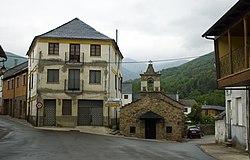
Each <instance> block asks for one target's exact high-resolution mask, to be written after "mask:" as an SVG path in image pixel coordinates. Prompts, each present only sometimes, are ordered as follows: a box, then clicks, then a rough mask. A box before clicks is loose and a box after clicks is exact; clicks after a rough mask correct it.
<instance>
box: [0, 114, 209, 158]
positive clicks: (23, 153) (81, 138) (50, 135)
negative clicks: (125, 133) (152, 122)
mask: <svg viewBox="0 0 250 160" xmlns="http://www.w3.org/2000/svg"><path fill="white" fill-rule="evenodd" d="M3 130H4V131H5V133H4V134H0V136H1V137H0V159H3V160H17V159H18V160H64V159H66V160H68V159H70V160H78V159H79V160H80V159H81V160H83V159H84V160H105V159H108V160H117V159H118V160H164V159H167V160H178V159H185V160H199V159H202V160H213V158H212V157H210V156H208V155H207V154H205V153H204V152H203V151H201V150H200V149H199V147H197V146H196V145H195V144H188V143H171V142H156V141H147V140H134V139H126V138H120V137H112V136H101V135H92V134H84V133H79V132H60V131H46V130H40V129H35V128H32V127H28V126H24V125H22V124H19V123H16V122H13V121H11V120H9V119H7V118H6V117H4V116H0V132H2V131H3ZM6 132H7V133H6Z"/></svg>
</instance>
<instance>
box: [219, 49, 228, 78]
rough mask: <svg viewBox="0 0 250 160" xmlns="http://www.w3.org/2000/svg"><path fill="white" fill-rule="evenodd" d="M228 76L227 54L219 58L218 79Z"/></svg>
mask: <svg viewBox="0 0 250 160" xmlns="http://www.w3.org/2000/svg"><path fill="white" fill-rule="evenodd" d="M229 74H230V62H229V54H226V55H224V56H223V57H221V58H220V78H222V77H225V76H227V75H229Z"/></svg>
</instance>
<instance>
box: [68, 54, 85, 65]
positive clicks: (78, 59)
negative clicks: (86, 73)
mask: <svg viewBox="0 0 250 160" xmlns="http://www.w3.org/2000/svg"><path fill="white" fill-rule="evenodd" d="M65 63H66V64H83V63H84V53H80V54H79V55H71V54H70V53H69V52H65Z"/></svg>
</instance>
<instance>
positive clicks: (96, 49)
mask: <svg viewBox="0 0 250 160" xmlns="http://www.w3.org/2000/svg"><path fill="white" fill-rule="evenodd" d="M90 56H101V45H97V44H91V45H90Z"/></svg>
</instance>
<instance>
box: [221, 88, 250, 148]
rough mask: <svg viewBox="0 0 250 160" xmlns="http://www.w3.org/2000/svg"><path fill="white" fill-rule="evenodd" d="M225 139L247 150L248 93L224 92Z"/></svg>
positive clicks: (244, 91) (243, 91)
mask: <svg viewBox="0 0 250 160" xmlns="http://www.w3.org/2000/svg"><path fill="white" fill-rule="evenodd" d="M225 95H226V96H225V97H226V135H227V136H226V138H227V139H232V143H233V144H234V145H236V146H238V147H240V148H244V149H246V150H248V135H247V133H248V132H249V131H247V130H248V127H247V126H248V125H249V124H248V120H247V115H248V110H249V108H248V105H247V97H248V93H247V91H246V90H244V87H242V90H226V91H225Z"/></svg>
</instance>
